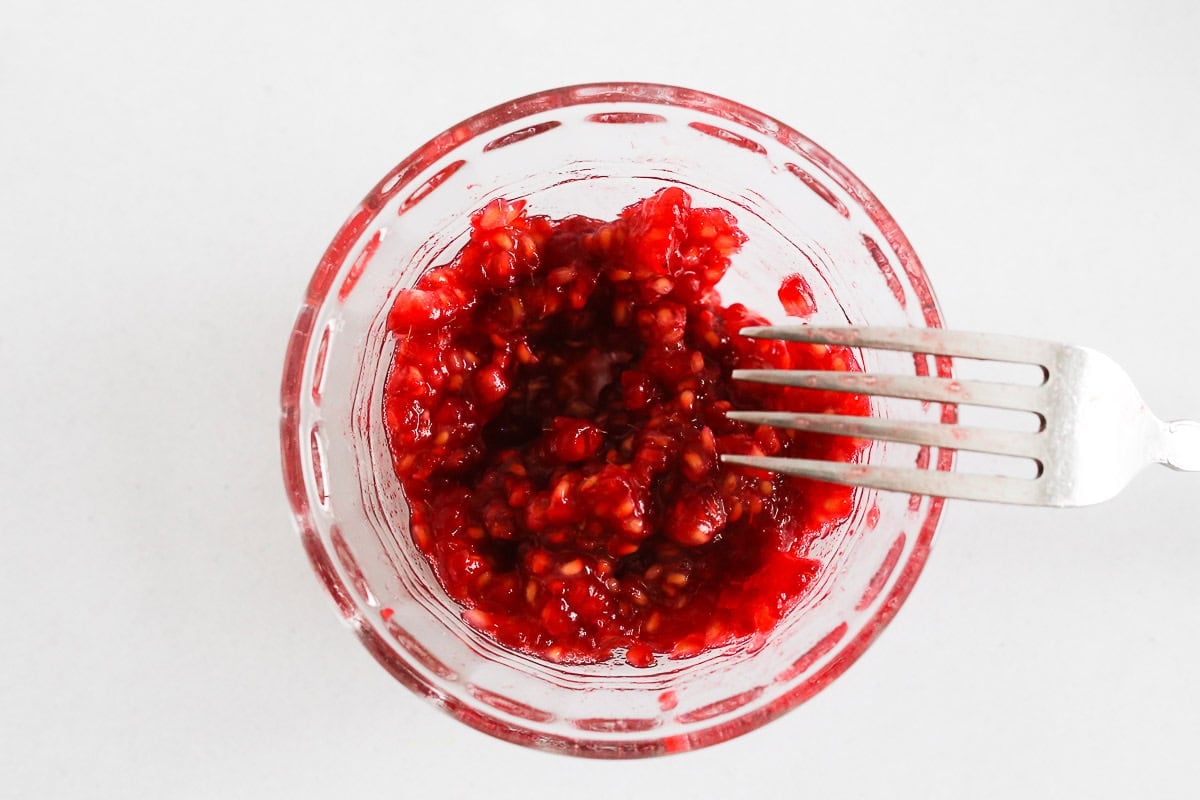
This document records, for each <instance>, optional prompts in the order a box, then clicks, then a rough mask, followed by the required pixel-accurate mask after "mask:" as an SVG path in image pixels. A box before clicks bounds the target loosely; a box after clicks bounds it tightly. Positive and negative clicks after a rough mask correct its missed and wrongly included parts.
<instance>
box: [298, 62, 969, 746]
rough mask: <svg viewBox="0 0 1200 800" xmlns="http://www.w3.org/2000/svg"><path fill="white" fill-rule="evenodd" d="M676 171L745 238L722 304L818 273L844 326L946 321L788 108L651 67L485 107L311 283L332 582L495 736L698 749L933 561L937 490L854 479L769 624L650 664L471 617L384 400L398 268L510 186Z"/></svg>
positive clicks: (805, 681)
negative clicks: (574, 652)
mask: <svg viewBox="0 0 1200 800" xmlns="http://www.w3.org/2000/svg"><path fill="white" fill-rule="evenodd" d="M668 184H679V185H683V186H685V187H686V188H687V190H688V191H689V192H690V193H691V195H692V196H693V198H694V202H695V205H696V206H722V207H725V208H727V209H728V210H730V211H731V212H732V213H733V214H734V216H735V217H737V219H738V221H739V224H740V226H741V227H742V229H743V230H744V231H745V232H746V233H747V235H748V236H749V241H748V242H747V244H746V245H745V247H744V249H743V250H742V252H741V253H740V254H739V255H738V256H736V257H735V258H734V263H733V268H732V269H731V270H730V271H729V273H728V275H726V277H725V278H724V280H723V281H722V282H721V284H720V285H719V287H718V288H719V290H720V292H721V294H722V297H723V298H724V301H725V303H726V304H730V303H733V302H744V303H746V304H747V305H748V306H749V307H751V308H752V309H754V310H756V311H757V312H759V313H761V314H764V315H766V316H767V317H768V318H770V319H771V320H772V321H779V320H781V319H783V317H784V311H783V309H782V307H781V306H780V304H779V301H778V299H777V295H776V290H777V289H778V287H779V285H780V281H781V280H782V278H784V277H785V276H786V275H788V274H791V273H794V272H797V271H799V272H801V273H803V274H804V275H805V276H806V277H807V279H808V283H809V284H810V285H811V287H812V289H813V291H814V294H815V299H816V303H817V308H818V311H817V313H816V314H815V316H814V317H812V318H811V319H812V321H813V322H816V323H831V324H873V325H911V326H940V324H941V314H940V312H939V310H938V307H937V303H936V301H935V300H934V297H933V293H932V291H931V289H930V286H929V282H928V280H927V279H926V276H925V272H924V270H923V269H922V267H921V264H920V262H919V261H918V260H917V257H916V255H915V254H914V253H913V250H912V248H911V247H910V246H909V243H908V241H907V239H905V237H904V234H903V233H902V232H901V231H900V229H899V227H897V225H896V223H895V221H894V220H893V219H892V218H891V217H890V216H889V215H888V213H887V211H885V210H884V208H883V207H882V206H881V205H880V203H879V201H878V200H876V199H875V197H874V195H872V194H871V192H870V191H869V190H868V189H867V188H866V187H865V186H864V185H863V184H862V183H861V182H860V181H859V180H858V179H857V178H856V177H854V175H852V174H851V173H850V171H849V170H847V169H846V168H845V167H844V166H842V165H841V164H840V163H839V162H838V161H837V160H836V159H834V158H833V157H832V156H831V155H829V154H828V153H827V152H825V151H824V150H822V149H821V148H820V147H818V146H817V145H816V144H814V143H813V142H812V141H810V140H809V139H807V138H805V137H804V136H803V135H801V134H800V133H798V132H796V131H795V130H793V129H791V128H789V127H788V126H786V125H784V124H782V123H780V122H778V121H776V120H774V119H771V118H770V117H767V116H765V115H763V114H760V113H758V112H756V111H753V110H751V109H748V108H746V107H744V106H741V105H739V104H737V103H734V102H731V101H729V100H724V99H721V98H719V97H714V96H712V95H708V94H704V93H701V92H697V91H692V90H688V89H681V88H677V87H670V86H659V85H653V84H633V83H620V84H591V85H583V86H572V87H566V88H561V89H554V90H550V91H546V92H542V93H539V94H535V95H530V96H528V97H523V98H521V99H519V100H515V101H512V102H508V103H504V104H502V105H499V106H496V107H495V108H492V109H489V110H487V111H484V112H483V113H481V114H478V115H476V116H474V117H471V118H470V119H468V120H466V121H464V122H462V123H461V124H459V125H456V126H454V127H453V128H450V129H449V130H447V131H445V132H444V133H441V134H439V135H438V136H436V137H434V139H433V140H431V141H430V142H428V143H427V144H425V145H424V146H422V147H421V148H419V149H418V150H417V151H416V152H415V153H413V154H412V155H410V156H409V157H408V158H406V159H404V161H402V162H401V163H400V164H399V165H398V166H397V167H396V168H395V169H393V170H392V171H391V172H389V173H388V174H387V175H386V176H384V178H383V180H381V181H380V182H379V184H378V185H376V186H375V187H374V188H373V189H372V190H371V191H370V192H369V193H368V194H367V196H366V198H365V199H364V200H363V201H362V203H361V204H360V205H359V206H358V208H356V209H355V211H354V213H353V214H352V215H351V216H350V218H349V219H348V220H347V221H346V223H345V224H344V225H343V226H342V228H341V230H340V231H338V233H337V235H336V236H335V237H334V239H333V242H332V244H330V246H329V249H328V250H327V251H326V252H325V255H324V256H323V257H322V259H321V261H320V263H319V265H318V266H317V269H316V272H315V274H314V275H313V277H312V280H311V282H310V284H309V286H308V292H307V295H306V297H305V301H304V305H303V306H302V308H301V310H300V314H299V317H298V319H297V320H296V325H295V329H294V330H293V331H292V335H291V340H290V343H289V346H288V350H287V357H286V363H285V366H284V377H283V388H282V406H283V418H282V426H281V433H282V450H283V453H282V455H283V469H284V482H285V486H286V490H287V495H288V498H289V500H290V502H291V506H292V509H293V511H294V512H295V519H296V523H297V526H298V528H299V531H300V535H301V538H302V540H303V544H304V547H305V549H306V550H307V552H308V555H309V557H310V558H311V559H312V563H313V566H314V568H315V569H316V572H317V574H318V576H319V577H320V579H321V581H322V582H323V583H324V585H325V587H326V589H327V590H328V591H329V593H330V594H331V595H332V597H333V599H334V601H335V603H336V605H337V608H338V610H339V611H340V612H341V615H342V616H343V617H344V619H345V620H346V621H347V622H348V623H349V624H350V626H351V627H352V628H353V629H354V630H355V632H356V633H357V634H358V635H359V637H360V639H361V640H362V642H363V644H364V645H366V647H367V649H368V650H369V651H370V653H371V654H372V655H373V656H374V657H375V658H376V659H377V660H378V661H379V663H380V664H382V665H383V667H384V668H385V669H387V670H388V671H389V672H390V673H391V674H392V675H394V676H395V677H396V679H397V680H398V681H400V683H402V684H404V685H405V686H407V687H408V688H409V689H411V690H413V691H415V692H417V693H418V694H420V695H422V696H424V697H426V698H428V699H429V700H430V701H431V702H433V703H434V704H435V705H437V706H439V707H441V708H442V709H444V710H445V711H447V712H449V713H450V714H452V715H454V716H455V717H457V718H458V719H460V720H461V721H463V722H465V723H467V724H468V725H471V726H473V727H475V728H478V729H479V730H481V731H484V732H486V733H488V734H491V735H493V736H497V737H500V738H502V739H506V740H509V741H512V742H516V743H519V744H522V745H527V746H530V747H536V748H540V749H545V750H553V751H560V752H565V753H571V754H575V755H582V756H592V757H606V758H624V757H638V756H652V755H658V754H663V753H671V752H678V751H683V750H690V749H694V748H698V747H704V746H706V745H711V744H714V743H717V742H721V741H724V740H726V739H729V738H731V737H734V736H737V735H739V734H742V733H745V732H746V731H748V730H751V729H753V728H756V727H758V726H759V725H762V724H763V723H765V722H767V721H768V720H771V719H773V718H774V717H777V716H779V715H780V714H782V713H783V712H785V711H788V710H789V709H791V708H794V707H795V706H796V705H798V704H799V703H801V702H803V701H804V700H805V699H807V698H809V697H811V696H812V695H813V694H815V693H816V692H818V691H820V690H821V688H823V687H824V686H826V685H827V684H828V683H829V682H830V681H831V680H833V679H834V678H835V677H837V676H838V675H839V674H841V673H842V672H843V671H844V670H846V668H847V667H849V666H850V664H852V663H853V662H854V661H855V659H857V658H858V657H859V656H860V655H861V654H862V652H863V651H864V650H865V649H866V647H867V646H868V645H869V644H870V643H871V641H872V640H874V639H875V637H876V636H878V635H879V632H880V631H881V630H882V629H883V627H884V626H885V625H886V624H887V622H888V621H889V620H890V619H891V618H892V616H893V615H894V614H895V613H896V611H897V609H898V608H899V607H900V605H901V603H902V602H903V601H904V598H905V597H906V596H907V595H908V593H909V591H910V590H911V589H912V586H913V583H914V581H915V580H916V578H917V576H918V574H919V573H920V571H921V568H922V566H923V565H924V563H925V559H926V556H927V555H928V552H929V546H930V542H931V540H932V538H933V534H934V531H935V529H936V527H937V522H938V518H939V515H940V512H941V507H942V503H941V501H940V500H936V499H932V498H927V497H919V496H912V497H909V496H905V495H897V494H889V493H877V492H874V491H869V490H859V491H857V492H856V494H855V502H854V511H853V513H852V515H851V517H850V518H849V519H847V520H846V521H845V522H844V523H843V524H841V525H839V526H837V528H836V529H834V530H831V531H829V532H828V534H826V535H824V536H822V537H820V538H819V539H817V540H816V541H815V542H814V543H813V545H812V549H811V551H810V552H809V553H808V554H807V555H809V556H811V557H813V558H817V559H819V560H821V561H822V562H823V563H825V565H826V567H825V569H824V570H823V572H822V573H821V575H820V578H819V580H818V581H817V582H816V584H815V586H814V588H813V589H812V591H811V592H810V593H809V594H808V595H807V596H806V598H805V599H804V600H803V601H802V602H801V604H800V606H799V607H798V608H796V609H795V611H794V612H793V613H792V614H790V615H789V616H788V617H787V618H786V619H785V620H784V621H783V622H781V623H780V625H779V626H778V627H777V628H776V630H775V631H774V632H773V633H772V635H771V636H770V637H768V638H767V640H766V642H765V644H763V643H762V642H759V643H757V644H756V645H755V646H753V647H751V646H748V645H745V644H743V645H739V646H731V647H728V648H725V649H724V650H717V651H709V652H706V653H702V654H700V655H698V656H695V657H692V658H690V659H684V660H677V661H671V660H665V659H660V660H659V663H658V664H657V665H656V666H654V667H651V668H634V667H630V666H628V665H626V664H624V663H623V662H621V663H616V662H613V663H605V664H600V665H593V666H569V665H558V664H551V663H548V662H545V661H541V660H538V659H536V658H534V657H531V656H527V655H523V654H520V653H515V652H512V651H510V650H507V649H505V648H503V647H501V646H499V645H497V644H496V643H495V642H493V641H492V640H491V639H489V638H487V637H485V636H484V635H482V634H480V633H478V632H477V631H475V630H474V629H472V628H471V627H469V626H468V625H467V624H466V623H465V622H463V620H462V619H461V617H460V614H461V611H462V609H461V608H459V607H458V606H457V605H456V604H455V603H453V602H452V601H451V600H449V599H448V597H447V596H446V594H445V592H444V591H442V589H441V588H440V586H439V585H438V583H437V581H436V580H435V579H434V578H433V575H432V572H431V570H430V568H429V565H428V564H427V563H426V561H425V560H424V558H423V557H422V556H421V554H420V553H419V551H418V550H417V549H416V547H415V545H414V544H413V542H412V540H411V537H410V535H409V531H408V507H407V505H406V501H405V498H404V496H403V492H402V491H401V489H400V487H399V483H398V481H397V479H396V477H395V475H394V473H393V472H392V470H391V466H390V458H389V454H388V449H387V443H386V436H385V433H384V429H383V425H382V421H381V397H382V391H383V387H384V383H385V376H386V374H387V368H388V364H389V358H390V355H391V345H390V343H389V335H388V334H387V333H386V331H385V318H386V315H387V310H388V308H389V306H390V302H391V297H392V296H393V294H394V292H395V291H396V290H397V289H398V288H403V287H408V286H411V285H412V284H413V283H414V282H415V281H416V279H417V278H418V277H419V276H420V275H421V274H422V273H423V271H425V270H427V269H428V268H430V267H432V266H435V265H438V264H440V263H444V262H445V261H446V260H448V259H449V257H450V256H452V255H453V254H454V253H455V252H457V250H458V249H459V248H460V247H461V246H462V244H463V243H464V242H465V239H466V234H467V230H468V223H469V217H470V215H471V213H472V212H474V211H475V210H477V209H479V208H480V207H482V206H483V205H484V204H485V203H486V202H487V201H488V200H490V199H492V198H495V197H504V198H507V199H516V198H526V199H527V200H528V202H529V207H530V211H531V213H537V214H547V215H550V216H552V217H562V216H566V215H569V214H586V215H590V216H594V217H599V218H612V217H613V216H615V215H616V213H617V212H618V211H619V210H620V209H621V208H623V207H624V206H626V205H628V204H630V203H632V202H634V201H636V200H639V199H641V198H643V197H646V196H648V195H650V194H651V193H653V191H655V190H656V189H658V188H660V187H662V186H664V185H668ZM858 356H859V361H860V363H861V364H863V366H864V368H865V369H867V370H869V371H886V372H893V373H899V374H916V375H927V374H941V375H947V376H948V375H949V374H950V365H949V362H947V361H945V360H941V359H937V360H935V359H929V358H927V357H926V356H923V355H917V356H915V357H914V356H912V355H910V354H899V353H886V352H877V351H863V352H861V353H859V354H858ZM872 413H874V414H876V415H879V416H888V417H894V418H903V419H914V420H925V421H935V422H936V421H944V422H945V421H952V420H953V419H954V410H953V408H952V407H942V406H939V405H937V404H921V403H916V402H911V401H899V400H888V399H875V400H873V401H872ZM865 461H867V462H868V463H871V464H885V465H886V464H893V465H901V466H912V465H914V464H915V465H916V466H917V467H918V468H922V469H941V470H946V469H950V468H951V467H952V463H953V454H952V452H950V451H938V450H933V451H930V450H929V449H928V448H921V449H918V448H915V447H909V446H905V445H895V444H887V443H874V444H872V445H871V446H870V448H869V449H868V451H867V452H866V455H865Z"/></svg>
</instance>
